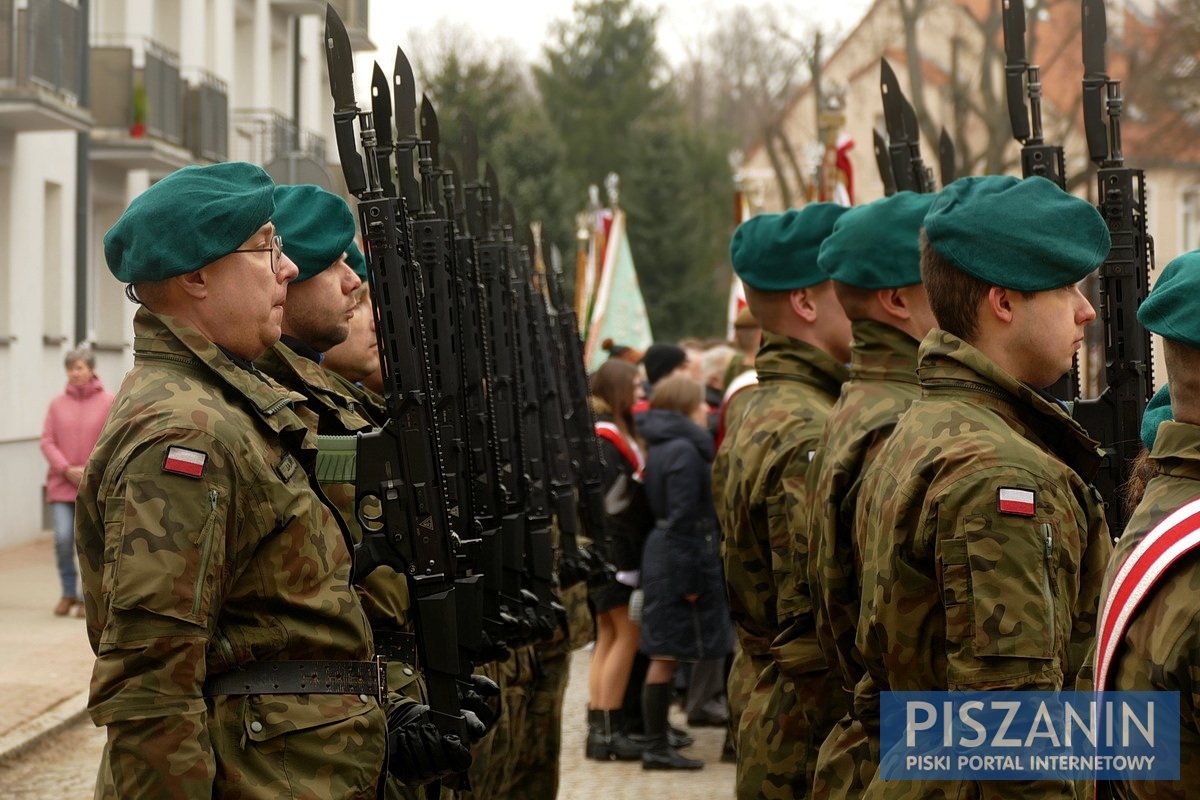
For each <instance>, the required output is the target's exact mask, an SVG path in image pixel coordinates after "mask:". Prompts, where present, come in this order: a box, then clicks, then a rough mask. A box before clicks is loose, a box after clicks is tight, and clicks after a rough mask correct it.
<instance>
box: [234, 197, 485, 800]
mask: <svg viewBox="0 0 1200 800" xmlns="http://www.w3.org/2000/svg"><path fill="white" fill-rule="evenodd" d="M274 221H275V224H276V230H277V231H278V232H279V233H280V235H281V236H282V237H283V241H284V249H285V251H286V253H287V255H288V257H289V258H290V259H291V261H292V262H293V263H295V264H296V266H297V268H298V269H299V274H298V276H297V277H296V280H295V281H293V282H292V285H291V287H290V289H289V293H288V294H289V296H288V301H287V303H286V304H285V305H284V313H283V323H282V330H283V333H282V335H281V337H280V340H279V342H277V343H276V344H275V345H273V346H272V347H271V348H269V349H268V350H267V352H266V353H264V354H263V355H262V356H261V357H259V358H258V359H257V360H256V362H255V366H257V367H258V368H259V369H261V370H262V371H263V372H265V373H266V374H267V375H269V376H270V377H271V378H273V379H274V380H276V381H278V382H279V383H280V384H281V385H283V386H285V387H287V388H289V389H291V390H293V391H296V392H299V393H300V394H303V395H304V396H305V397H306V398H307V400H308V406H309V408H311V409H312V410H314V411H315V412H317V415H318V422H317V430H316V432H317V434H318V437H317V441H318V445H319V447H320V448H321V452H320V453H319V454H318V456H317V462H316V478H317V481H318V482H319V483H320V484H321V488H322V490H323V491H324V492H325V494H326V495H327V496H328V497H329V499H330V500H331V501H332V502H333V504H334V505H335V506H336V507H337V509H338V511H339V512H340V513H341V515H342V518H343V519H344V520H345V522H346V525H347V527H348V528H349V529H350V533H351V536H352V537H353V539H354V541H356V542H357V541H358V540H359V539H360V538H361V536H362V529H361V527H360V525H359V522H358V517H357V514H356V511H355V486H354V480H353V476H354V469H353V468H354V463H353V460H354V458H355V451H354V449H353V448H352V447H351V448H337V447H336V446H335V444H334V443H335V442H336V441H337V440H335V439H333V438H332V437H346V436H350V437H352V436H354V434H355V433H357V432H359V431H368V430H371V429H372V428H374V427H376V425H377V424H378V423H379V420H372V419H371V418H370V416H369V415H370V414H371V411H372V409H371V405H373V404H364V403H363V401H362V400H360V399H359V398H358V397H356V396H355V395H354V394H353V393H351V392H349V391H347V390H345V389H344V388H343V386H342V385H341V383H340V382H339V381H338V380H337V379H336V378H335V377H334V375H333V373H331V372H329V371H327V370H324V369H322V368H321V366H320V360H321V354H322V353H324V352H325V351H327V350H329V349H330V348H332V347H334V346H336V345H338V344H341V343H343V342H344V341H345V340H346V339H347V338H348V337H349V335H350V330H351V321H352V319H353V318H354V314H355V313H356V308H357V307H358V306H359V304H360V300H361V296H360V295H361V293H360V291H359V287H360V286H362V285H363V284H362V279H361V277H360V276H359V275H358V274H357V273H356V272H355V270H354V269H353V268H352V267H351V266H350V264H349V262H348V261H347V255H348V253H347V250H348V248H349V247H350V245H351V244H352V242H353V237H354V228H355V222H354V216H353V214H351V212H350V209H349V207H348V206H347V205H346V202H345V201H344V200H343V199H342V198H341V197H338V196H337V195H335V194H332V193H330V192H327V191H325V190H324V189H321V188H320V187H318V186H279V187H276V189H275V216H274ZM363 266H364V267H365V263H364V264H363ZM368 310H369V309H368ZM359 327H360V329H361V328H367V329H368V332H369V331H370V330H371V329H373V327H374V326H373V325H361V324H360V326H359ZM372 335H373V334H372ZM376 356H377V352H376ZM356 588H357V590H358V592H359V597H360V599H361V601H362V604H363V608H364V609H365V610H366V612H367V617H368V619H370V620H371V627H372V634H373V637H374V641H375V648H376V654H377V655H379V656H381V657H382V658H384V660H386V661H387V662H388V688H389V699H388V702H387V709H388V713H389V717H391V716H392V715H393V714H395V713H396V711H397V709H399V707H400V706H403V705H407V704H411V703H420V702H423V701H424V700H425V691H424V684H423V681H422V680H421V677H420V673H419V672H418V671H417V667H416V665H417V655H416V637H415V635H414V633H413V627H412V620H411V619H410V618H409V600H408V587H407V584H406V582H405V578H404V576H403V575H401V574H399V573H397V572H396V571H394V570H393V569H391V568H390V567H387V566H381V567H378V568H376V569H375V570H374V571H372V572H371V573H370V574H369V575H367V576H366V577H365V578H364V579H363V581H362V583H361V585H359V586H357V587H356ZM413 724H414V725H415V724H417V723H413ZM401 741H403V742H405V743H410V744H411V743H419V747H420V749H421V751H422V752H421V753H420V754H414V753H405V752H400V751H398V750H397V751H393V752H392V753H391V756H390V758H389V768H390V772H391V775H392V779H391V780H389V781H388V796H389V797H394V798H401V797H403V798H414V800H415V798H417V797H418V796H419V792H418V790H417V789H416V788H413V787H415V786H416V785H419V784H420V783H422V782H426V781H429V780H433V779H434V778H438V777H441V775H440V774H439V771H437V767H436V766H435V764H440V765H441V767H442V771H446V766H447V765H448V764H449V763H450V762H451V761H452V760H453V757H451V756H447V755H443V754H436V753H435V754H434V757H433V760H432V763H431V761H430V760H429V759H428V758H426V756H427V755H428V753H427V750H428V748H430V747H438V746H439V745H441V746H445V747H448V748H449V750H450V751H452V752H453V753H454V754H455V755H454V757H457V756H459V755H461V752H460V751H461V749H462V744H461V743H459V742H458V741H457V740H455V741H453V742H441V743H438V744H431V743H430V742H428V741H426V739H425V738H424V737H421V736H405V737H403V738H402V739H401ZM447 774H448V772H447Z"/></svg>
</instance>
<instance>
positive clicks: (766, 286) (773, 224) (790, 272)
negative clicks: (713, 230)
mask: <svg viewBox="0 0 1200 800" xmlns="http://www.w3.org/2000/svg"><path fill="white" fill-rule="evenodd" d="M848 210H849V209H847V208H846V207H845V206H839V205H838V204H837V203H809V204H808V205H806V206H805V207H804V208H802V209H800V210H798V211H797V210H796V209H791V210H789V211H785V212H783V213H782V214H759V215H758V216H755V217H751V218H750V219H748V220H746V221H745V222H743V223H742V224H741V225H739V226H738V229H737V230H736V231H734V232H733V241H732V242H730V244H729V257H730V260H732V262H733V271H734V272H736V273H737V276H738V277H739V278H741V279H742V280H743V281H744V282H745V283H746V285H747V286H752V287H754V288H755V289H759V290H760V291H764V292H783V291H787V290H789V289H804V288H807V287H809V286H815V285H816V284H818V283H823V282H824V281H827V280H829V276H828V275H826V274H825V273H824V272H822V271H821V269H820V268H819V267H818V266H817V254H818V253H819V252H820V250H821V242H823V241H825V237H827V236H829V233H830V232H831V231H832V230H833V224H834V223H835V222H837V219H838V217H840V216H841V215H842V214H844V213H846V212H847V211H848Z"/></svg>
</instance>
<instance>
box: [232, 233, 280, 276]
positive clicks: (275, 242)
mask: <svg viewBox="0 0 1200 800" xmlns="http://www.w3.org/2000/svg"><path fill="white" fill-rule="evenodd" d="M268 251H270V253H271V274H272V275H278V274H279V257H280V256H282V255H283V237H282V236H280V235H279V234H278V233H277V234H275V235H274V236H272V237H271V244H269V245H267V246H266V247H243V248H241V249H239V250H234V251H233V252H235V253H265V252H268Z"/></svg>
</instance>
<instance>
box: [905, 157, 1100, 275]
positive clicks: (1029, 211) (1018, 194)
mask: <svg viewBox="0 0 1200 800" xmlns="http://www.w3.org/2000/svg"><path fill="white" fill-rule="evenodd" d="M925 236H926V237H927V238H928V239H929V245H930V246H931V247H932V248H933V249H934V251H936V252H937V254H938V255H940V256H941V257H942V258H944V259H946V260H947V261H949V262H950V263H951V264H952V265H954V266H955V267H957V268H958V269H960V270H962V271H963V272H965V273H967V274H968V275H973V276H974V277H976V278H978V279H979V280H981V281H984V282H985V283H987V284H990V285H992V286H1002V287H1004V288H1005V289H1015V290H1017V291H1019V292H1042V291H1046V290H1048V289H1060V288H1062V287H1063V286H1070V285H1071V284H1073V283H1077V282H1078V281H1080V280H1082V279H1083V278H1084V276H1086V275H1087V274H1088V273H1090V272H1092V271H1093V270H1095V269H1096V268H1097V267H1099V266H1100V265H1101V264H1102V263H1104V258H1105V256H1107V255H1108V249H1109V247H1110V246H1111V240H1110V239H1109V236H1108V226H1107V225H1105V224H1104V220H1103V219H1102V218H1101V216H1100V212H1098V211H1097V210H1096V208H1095V207H1094V206H1093V205H1092V204H1091V203H1089V202H1087V201H1086V200H1081V199H1079V198H1078V197H1075V196H1074V195H1070V194H1067V193H1066V192H1064V191H1063V190H1062V189H1060V188H1058V186H1057V185H1055V184H1054V183H1051V182H1050V181H1048V180H1046V179H1045V178H1041V177H1034V178H1025V179H1024V180H1020V179H1018V178H1013V177H1011V176H1007V175H985V176H974V177H967V178H960V179H959V180H956V181H955V182H954V183H952V184H950V185H949V186H947V187H946V188H945V189H942V191H941V192H939V193H938V196H937V199H936V200H934V201H933V206H932V207H931V208H930V209H929V213H928V214H926V215H925Z"/></svg>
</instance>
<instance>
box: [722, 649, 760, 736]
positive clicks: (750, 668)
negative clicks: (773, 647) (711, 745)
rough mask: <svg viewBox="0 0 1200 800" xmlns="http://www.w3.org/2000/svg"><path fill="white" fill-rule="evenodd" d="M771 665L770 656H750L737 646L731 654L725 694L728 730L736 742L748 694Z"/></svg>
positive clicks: (748, 700)
mask: <svg viewBox="0 0 1200 800" xmlns="http://www.w3.org/2000/svg"><path fill="white" fill-rule="evenodd" d="M770 663H771V656H769V655H764V656H752V655H749V654H748V653H747V652H746V649H745V648H744V647H741V646H739V647H738V648H737V652H735V653H734V654H733V666H731V667H730V669H729V679H728V681H726V683H725V694H726V696H727V697H728V698H729V730H730V731H731V734H732V735H733V737H734V743H735V744H736V742H737V731H738V725H739V724H740V723H741V719H742V714H743V713H744V712H745V711H746V704H747V703H749V702H750V694H751V692H753V691H754V686H755V684H757V683H758V676H759V675H761V674H762V671H763V670H764V669H766V668H767V666H768V665H769V664H770Z"/></svg>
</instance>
